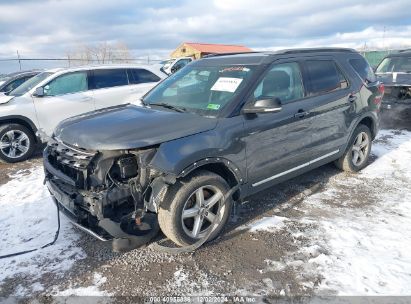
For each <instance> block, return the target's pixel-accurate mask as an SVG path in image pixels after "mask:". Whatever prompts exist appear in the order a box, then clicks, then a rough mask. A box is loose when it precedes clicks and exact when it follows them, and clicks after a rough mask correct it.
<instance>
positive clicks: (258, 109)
mask: <svg viewBox="0 0 411 304" xmlns="http://www.w3.org/2000/svg"><path fill="white" fill-rule="evenodd" d="M281 109H282V107H281V100H280V99H279V98H278V97H272V98H267V99H259V100H257V101H255V102H251V103H249V104H246V105H245V106H244V108H243V113H245V114H257V113H276V112H280V111H281Z"/></svg>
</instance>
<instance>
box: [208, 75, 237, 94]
mask: <svg viewBox="0 0 411 304" xmlns="http://www.w3.org/2000/svg"><path fill="white" fill-rule="evenodd" d="M241 81H243V80H242V79H241V78H233V77H220V78H218V79H217V81H216V82H215V83H214V85H213V86H212V87H211V91H222V92H230V93H234V92H235V90H237V88H238V86H239V85H240V83H241Z"/></svg>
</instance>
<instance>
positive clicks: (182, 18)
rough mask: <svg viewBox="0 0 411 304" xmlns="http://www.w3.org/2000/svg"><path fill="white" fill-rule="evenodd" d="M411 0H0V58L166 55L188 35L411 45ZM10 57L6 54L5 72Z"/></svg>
mask: <svg viewBox="0 0 411 304" xmlns="http://www.w3.org/2000/svg"><path fill="white" fill-rule="evenodd" d="M410 7H411V0H398V1H397V0H392V1H390V0H386V1H379V0H372V1H368V0H343V1H340V0H335V1H329V0H315V1H313V0H292V1H274V0H271V1H270V0H213V1H212V0H210V1H195V0H191V1H187V0H169V1H165V0H158V1H148V0H141V1H139V0H115V1H104V0H54V1H45V0H15V1H10V0H9V1H3V0H0V59H4V58H10V57H12V58H14V57H16V50H18V51H19V53H20V54H21V56H22V57H23V58H29V57H36V58H39V57H53V58H56V57H65V56H66V54H67V52H69V51H70V50H73V49H75V48H76V47H77V46H78V45H80V44H95V43H98V42H102V41H108V42H116V41H120V42H124V43H125V44H126V45H127V46H128V47H129V48H130V49H131V50H132V53H133V56H135V57H137V56H147V55H150V56H151V57H152V58H158V57H167V55H168V54H169V53H170V51H171V50H172V49H174V48H175V47H176V46H177V45H178V44H180V43H181V42H182V41H195V42H211V43H213V42H215V43H226V44H243V45H246V46H248V47H251V48H253V49H257V50H261V49H278V48H284V47H287V48H290V47H313V46H346V47H354V48H363V47H364V44H365V43H366V45H367V47H368V48H371V49H374V48H379V49H384V48H404V47H411V18H410V13H409V10H410ZM8 64H9V63H5V62H4V61H0V73H1V72H3V71H2V70H5V69H6V66H7V65H8Z"/></svg>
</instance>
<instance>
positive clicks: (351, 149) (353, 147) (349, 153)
mask: <svg viewBox="0 0 411 304" xmlns="http://www.w3.org/2000/svg"><path fill="white" fill-rule="evenodd" d="M371 138H372V137H371V131H370V129H369V128H368V127H367V126H365V125H362V124H360V125H358V126H357V128H356V129H355V130H354V133H353V135H352V137H351V139H350V142H349V143H348V146H347V149H346V151H345V152H344V154H343V155H342V156H341V157H340V158H339V159H337V160H336V161H335V162H334V163H335V165H336V166H337V167H338V168H339V169H341V170H343V171H347V172H358V171H360V170H361V169H363V168H365V167H366V166H367V164H368V158H369V156H370V151H371V146H372V139H371Z"/></svg>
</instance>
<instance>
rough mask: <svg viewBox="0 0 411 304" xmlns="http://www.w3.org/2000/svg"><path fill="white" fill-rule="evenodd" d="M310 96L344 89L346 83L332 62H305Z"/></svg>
mask: <svg viewBox="0 0 411 304" xmlns="http://www.w3.org/2000/svg"><path fill="white" fill-rule="evenodd" d="M305 67H306V70H307V77H308V91H309V94H310V95H317V94H321V93H325V92H331V91H335V90H338V89H344V88H346V87H347V86H348V82H347V80H346V79H345V77H344V75H343V74H342V73H341V71H340V70H339V69H338V67H337V66H336V64H335V62H334V61H332V60H307V61H306V62H305Z"/></svg>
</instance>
